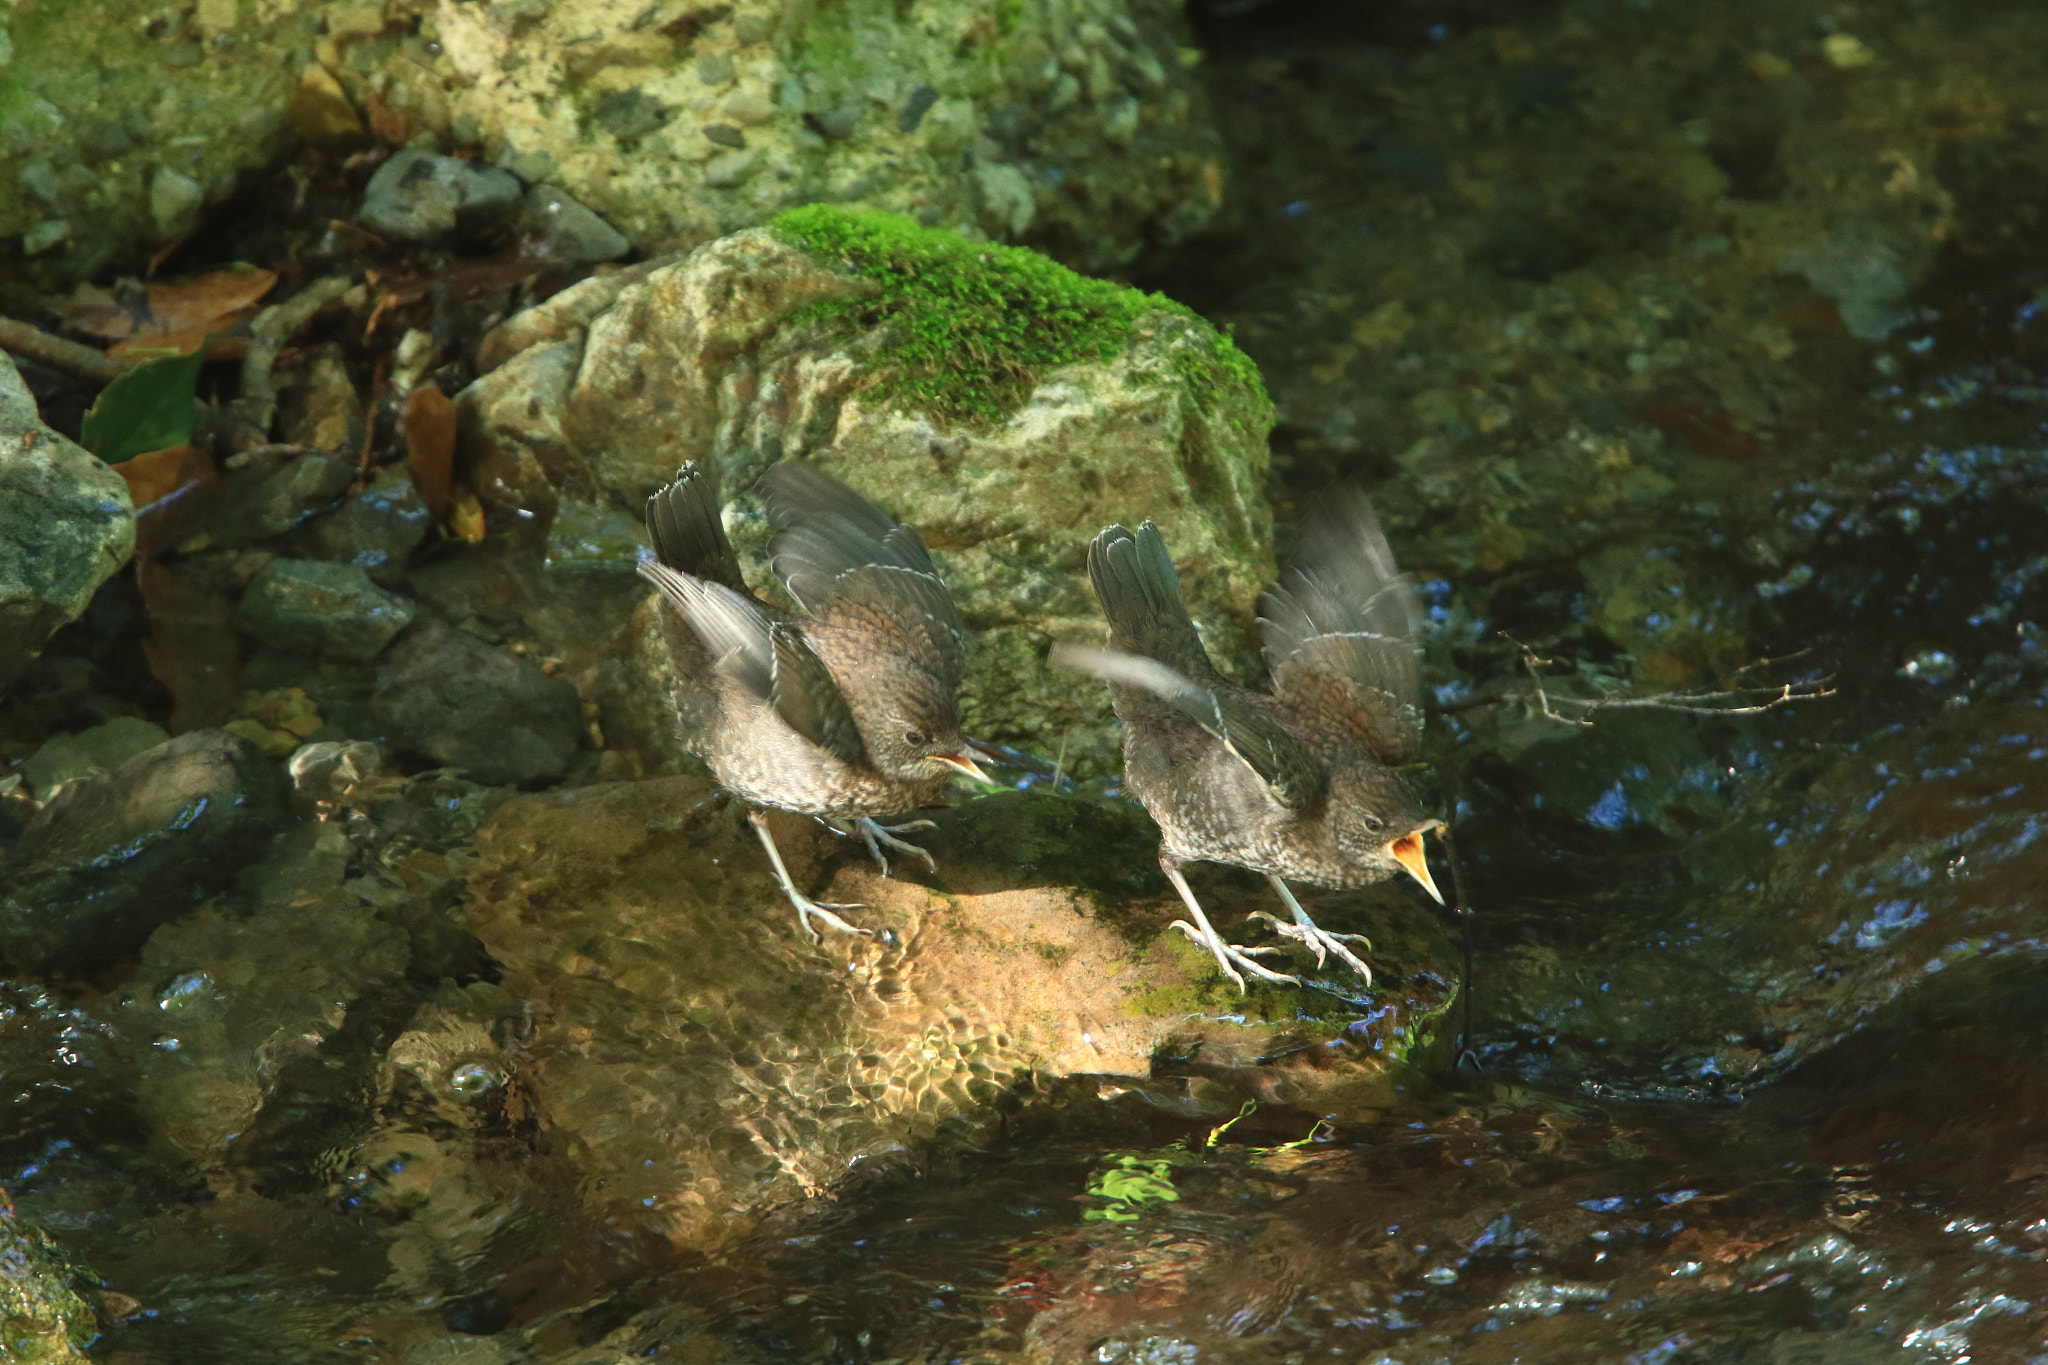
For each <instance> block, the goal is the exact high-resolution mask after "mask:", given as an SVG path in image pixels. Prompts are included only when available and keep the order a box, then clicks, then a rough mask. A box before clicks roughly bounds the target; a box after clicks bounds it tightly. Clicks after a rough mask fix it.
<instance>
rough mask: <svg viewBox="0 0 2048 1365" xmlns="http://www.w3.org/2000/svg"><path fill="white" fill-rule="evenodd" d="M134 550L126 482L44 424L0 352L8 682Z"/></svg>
mask: <svg viewBox="0 0 2048 1365" xmlns="http://www.w3.org/2000/svg"><path fill="white" fill-rule="evenodd" d="M134 550H135V510H134V508H133V506H132V505H131V504H130V502H129V499H128V485H127V484H126V483H124V482H123V481H122V479H121V476H120V475H119V474H116V473H115V472H114V471H113V470H111V469H109V468H108V467H107V466H106V465H104V464H102V463H100V462H99V460H97V459H95V458H94V457H93V456H92V455H90V454H88V453H87V452H86V451H85V450H84V449H83V448H81V447H79V446H77V445H74V444H73V443H72V442H70V441H67V440H65V439H64V438H63V437H62V436H59V435H58V434H57V433H56V432H54V431H52V430H50V428H49V427H47V426H45V425H43V421H42V419H41V418H40V417H39V416H37V414H36V404H35V399H34V398H33V397H31V396H30V394H29V391H28V386H27V385H25V384H23V383H22V382H21V376H20V374H19V373H17V372H16V371H15V368H14V362H13V360H11V359H10V358H8V357H7V356H4V355H0V687H4V686H5V685H6V684H7V683H9V682H12V681H13V680H14V678H15V677H16V676H18V675H19V673H20V672H21V669H22V668H23V667H24V666H25V665H26V664H27V663H28V661H29V659H31V658H32V657H34V655H35V654H36V652H37V651H38V650H40V649H41V648H42V647H43V641H44V640H46V639H48V638H49V635H50V632H51V631H53V630H55V629H56V628H57V627H59V626H61V625H63V624H64V623H65V622H66V621H70V620H72V619H74V618H76V617H77V616H78V614H79V613H80V612H82V611H84V610H85V604H86V603H87V602H88V601H90V600H91V598H92V594H93V590H94V589H96V588H98V587H99V585H100V584H101V583H102V582H104V581H105V580H106V579H107V578H109V577H111V576H112V575H113V573H114V572H115V571H116V570H117V569H119V568H120V567H121V566H122V565H123V564H125V563H127V562H128V556H129V555H130V554H132V553H133V552H134Z"/></svg>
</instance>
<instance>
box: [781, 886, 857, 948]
mask: <svg viewBox="0 0 2048 1365" xmlns="http://www.w3.org/2000/svg"><path fill="white" fill-rule="evenodd" d="M786 894H787V895H788V896H789V903H790V904H791V905H794V906H795V907H796V922H797V925H798V927H799V928H801V929H802V930H803V931H804V933H805V934H807V935H808V936H809V937H810V940H811V942H813V943H823V942H824V941H825V936H824V934H822V933H820V932H819V931H818V929H817V927H816V925H813V924H812V923H811V921H812V920H817V921H818V923H820V924H823V925H824V926H825V927H826V928H828V929H837V930H838V931H839V932H840V933H842V934H861V935H864V936H866V937H869V938H872V937H874V933H875V931H874V930H872V929H863V928H861V927H860V926H859V925H858V924H848V923H847V922H846V921H845V920H843V919H841V918H839V916H837V915H835V914H833V913H832V912H833V911H834V910H858V909H860V908H861V907H860V902H858V901H855V902H853V903H851V904H848V905H841V904H838V903H837V902H834V901H814V900H812V899H811V898H810V897H809V896H806V895H804V894H803V893H802V892H800V891H787V892H786Z"/></svg>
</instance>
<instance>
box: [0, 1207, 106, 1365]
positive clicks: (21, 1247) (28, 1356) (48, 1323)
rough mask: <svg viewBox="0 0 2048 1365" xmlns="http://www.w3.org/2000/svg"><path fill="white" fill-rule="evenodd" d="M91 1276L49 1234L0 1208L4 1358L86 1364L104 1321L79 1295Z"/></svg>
mask: <svg viewBox="0 0 2048 1365" xmlns="http://www.w3.org/2000/svg"><path fill="white" fill-rule="evenodd" d="M88 1280H89V1277H88V1276H87V1275H86V1274H84V1273H82V1272H81V1271H80V1270H79V1269H78V1267H77V1266H75V1265H73V1264H72V1263H71V1262H70V1260H69V1259H67V1258H66V1257H65V1255H64V1253H63V1251H61V1250H60V1249H59V1248H58V1246H57V1243H56V1242H55V1240H53V1239H52V1238H51V1236H50V1234H49V1233H47V1232H44V1231H43V1230H42V1229H41V1228H38V1227H32V1226H30V1225H29V1224H27V1223H24V1222H20V1221H17V1220H16V1218H15V1216H14V1209H13V1207H12V1206H11V1205H4V1206H0V1358H4V1359H7V1360H10V1361H20V1362H22V1365H85V1362H86V1360H87V1356H86V1354H85V1350H86V1348H87V1347H88V1346H91V1345H92V1344H93V1342H94V1341H96V1340H97V1339H98V1338H99V1334H100V1324H99V1318H98V1317H97V1316H96V1315H95V1314H94V1313H93V1311H92V1307H91V1305H89V1304H88V1303H86V1301H85V1299H84V1298H83V1297H82V1296H81V1295H80V1294H79V1289H80V1287H81V1286H83V1285H84V1284H85V1283H87V1282H88Z"/></svg>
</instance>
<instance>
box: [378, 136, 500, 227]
mask: <svg viewBox="0 0 2048 1365" xmlns="http://www.w3.org/2000/svg"><path fill="white" fill-rule="evenodd" d="M522 189H523V187H522V186H521V185H520V183H519V178H518V177H517V176H515V175H513V174H512V173H511V172H509V171H502V170H498V169H496V168H495V167H490V166H478V165H475V164H473V163H471V162H468V161H461V160H458V159H457V158H455V157H452V156H441V155H438V154H437V153H434V152H426V151H420V150H418V149H416V148H407V149H406V150H404V151H401V152H398V153H396V154H395V155H393V156H392V158H391V159H390V160H389V161H386V162H385V163H384V164H383V165H382V166H379V167H378V168H377V173H376V174H375V175H372V176H371V177H370V183H369V184H368V185H367V186H366V187H365V188H364V190H363V206H362V208H361V209H360V210H359V211H358V212H357V214H356V218H357V221H359V222H361V223H362V225H363V226H364V227H367V228H369V229H370V230H371V231H372V232H376V233H380V234H382V235H383V236H386V237H390V238H393V239H395V240H397V241H401V242H437V241H441V240H443V239H445V238H449V237H452V236H454V235H455V234H456V233H457V232H458V231H460V232H465V233H475V232H478V231H481V230H483V229H485V228H488V227H490V226H491V225H492V224H494V223H496V222H499V221H501V220H503V219H505V218H508V217H510V216H511V215H512V214H513V213H514V212H515V210H517V208H518V207H519V201H520V195H521V192H522Z"/></svg>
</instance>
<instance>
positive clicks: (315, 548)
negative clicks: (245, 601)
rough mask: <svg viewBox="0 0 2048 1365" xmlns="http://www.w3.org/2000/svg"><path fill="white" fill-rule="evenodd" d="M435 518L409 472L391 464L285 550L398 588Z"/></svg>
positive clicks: (312, 523)
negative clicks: (348, 566)
mask: <svg viewBox="0 0 2048 1365" xmlns="http://www.w3.org/2000/svg"><path fill="white" fill-rule="evenodd" d="M433 520H434V519H433V516H432V514H431V513H429V512H428V511H427V504H426V503H425V501H424V500H422V499H421V497H420V494H419V489H418V488H417V487H415V486H414V484H413V481H412V479H411V478H410V477H409V476H408V475H407V473H406V471H405V470H403V469H401V468H399V467H397V466H395V465H394V466H387V467H386V468H384V469H381V470H379V471H378V472H377V477H376V478H375V479H373V480H372V481H371V482H370V486H369V487H367V488H365V489H363V490H362V491H361V492H359V493H357V494H356V495H355V496H354V497H352V498H350V499H349V500H348V501H347V502H344V503H343V504H342V505H341V506H340V507H338V508H336V509H335V510H334V511H333V512H331V513H329V514H327V515H326V516H319V517H315V518H313V519H312V520H311V521H309V522H307V523H306V524H305V525H304V526H303V527H301V528H300V529H299V530H298V531H297V532H296V533H295V534H293V535H292V536H290V537H288V538H286V539H285V540H283V541H281V542H280V544H279V548H280V549H282V550H283V551H284V552H285V553H287V554H290V555H293V556H296V557H299V558H303V559H326V560H333V561H335V562H337V563H341V564H352V565H354V566H355V567H357V568H359V569H361V570H362V571H363V572H364V573H366V574H368V575H369V576H370V581H371V582H373V583H375V584H377V585H378V586H380V587H385V588H395V587H398V586H399V585H400V584H402V583H403V582H404V581H405V561H406V558H407V556H409V555H411V554H412V552H413V551H414V550H416V549H418V548H419V545H420V542H421V541H422V540H425V539H426V536H427V532H428V530H429V529H431V528H432V526H433Z"/></svg>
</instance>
